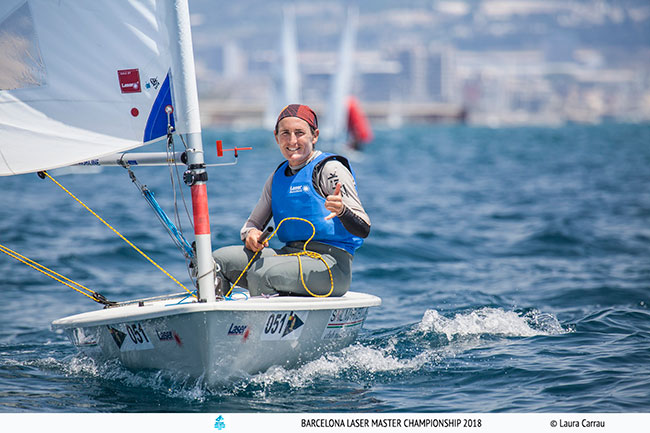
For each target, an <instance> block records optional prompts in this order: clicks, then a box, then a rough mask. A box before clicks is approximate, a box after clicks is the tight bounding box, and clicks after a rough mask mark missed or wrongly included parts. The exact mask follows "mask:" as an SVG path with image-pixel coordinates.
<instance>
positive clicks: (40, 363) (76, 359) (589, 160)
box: [0, 125, 650, 413]
mask: <svg viewBox="0 0 650 433" xmlns="http://www.w3.org/2000/svg"><path fill="white" fill-rule="evenodd" d="M375 136H376V138H375V140H374V142H373V143H372V144H371V145H369V146H368V147H367V148H366V149H365V150H364V151H363V152H362V153H361V154H358V155H354V157H353V158H352V164H353V167H354V169H355V171H356V175H357V181H358V190H359V194H360V196H361V199H362V201H363V204H364V206H365V208H366V210H367V212H368V214H369V215H370V217H371V219H372V231H371V234H370V237H369V238H368V239H367V240H366V242H365V244H364V246H363V247H362V248H361V249H360V250H359V251H358V253H357V255H356V257H355V261H354V276H353V284H352V285H353V288H354V290H356V291H361V292H366V293H371V294H374V295H377V296H380V297H381V298H382V299H383V304H382V305H381V307H379V308H373V309H371V310H370V311H369V314H368V319H367V321H366V323H365V326H364V329H363V330H362V333H361V334H360V337H359V339H358V341H357V342H356V343H354V344H352V345H350V346H349V347H347V348H345V349H344V350H341V351H339V352H336V353H329V354H326V355H323V356H322V357H320V358H318V359H316V360H313V361H311V362H307V363H304V364H302V365H300V366H298V367H296V368H294V369H290V370H287V369H284V368H281V367H274V368H271V369H269V370H268V371H265V372H262V373H260V374H256V375H253V376H250V377H246V378H242V379H238V380H237V381H234V382H233V383H230V384H227V385H224V386H216V387H210V386H207V385H205V384H204V383H203V382H202V381H200V380H196V379H192V378H188V377H184V376H179V375H173V374H169V373H161V372H152V371H145V372H143V371H130V370H127V369H125V368H124V367H122V366H121V365H120V364H118V363H114V362H108V363H95V362H93V361H92V360H90V359H88V358H85V357H84V356H81V355H80V354H78V353H77V352H76V350H75V348H74V347H73V346H72V345H71V344H70V343H69V342H68V341H67V339H66V338H65V336H64V335H63V334H61V333H57V332H53V331H51V330H50V322H51V321H52V320H55V319H57V318H60V317H63V316H66V315H70V314H75V313H79V312H83V311H87V310H90V309H96V308H98V306H97V304H94V303H93V302H92V301H90V300H89V299H88V298H85V297H83V296H81V295H79V294H78V293H76V292H74V291H72V290H71V289H69V288H68V287H66V286H63V285H61V284H59V283H58V282H56V281H53V280H50V279H48V278H47V277H45V276H43V275H41V274H39V273H38V272H36V271H34V270H33V269H31V268H28V267H27V266H25V265H23V264H21V263H18V262H17V261H15V260H14V259H12V258H10V257H8V256H6V255H4V254H3V255H1V256H0V412H614V413H617V412H648V410H650V309H649V304H650V126H648V125H599V126H577V125H572V126H566V127H561V128H532V127H526V128H504V129H489V128H478V127H466V126H430V127H425V126H415V127H403V128H400V129H394V130H376V131H375ZM216 139H221V140H223V141H224V147H226V148H232V147H234V146H252V147H253V148H254V149H253V151H247V152H241V153H240V155H239V158H238V164H237V165H235V166H224V167H211V168H209V170H208V173H209V183H208V192H209V200H210V201H209V206H210V216H211V227H212V230H213V235H212V240H213V245H214V247H215V248H216V247H219V246H223V245H228V244H233V243H238V242H239V235H238V232H239V228H240V227H241V225H242V223H243V222H244V220H245V219H246V217H247V216H248V213H249V212H250V210H251V209H252V207H253V206H254V204H255V203H256V201H257V199H258V197H259V194H260V191H261V188H262V185H263V184H264V182H265V180H266V178H267V177H268V176H269V174H270V173H271V172H272V171H273V170H274V169H275V167H276V166H277V164H278V163H279V162H280V161H281V156H280V152H279V151H278V150H277V148H276V145H275V143H274V142H273V139H272V135H271V133H269V132H266V131H258V130H250V131H218V130H207V131H205V134H204V141H205V146H206V153H207V154H208V160H209V161H210V162H214V163H216V162H220V161H219V160H218V159H217V158H216V156H215V155H214V153H216V152H215V149H214V142H215V140H216ZM178 145H179V144H178ZM224 158H229V159H228V160H229V161H231V160H232V156H230V157H224ZM135 172H136V175H137V176H138V178H139V179H140V181H141V182H142V183H144V184H147V185H148V186H149V188H150V189H151V190H152V191H154V193H155V194H156V197H157V199H158V200H159V201H160V203H161V205H162V206H163V207H164V208H165V209H166V210H167V212H168V213H169V214H172V215H173V203H174V197H173V195H172V192H171V186H170V185H171V180H172V179H173V180H174V181H175V182H178V177H177V174H176V173H175V171H173V170H172V171H171V172H170V171H169V170H168V168H166V167H157V168H136V169H135ZM52 173H53V175H55V176H56V177H57V179H58V180H59V181H60V182H62V183H63V184H64V185H65V186H66V187H67V188H68V189H70V190H71V191H72V192H73V193H74V194H76V195H77V196H78V197H79V198H80V199H82V200H83V201H84V202H86V203H87V204H88V205H89V206H90V207H91V208H93V209H94V210H95V211H96V212H98V213H99V214H100V215H101V216H102V217H103V218H104V219H106V220H107V221H108V222H109V223H111V224H112V225H113V226H115V228H117V229H118V230H119V231H121V232H122V233H123V234H124V235H125V236H126V237H127V238H129V239H130V240H131V241H132V242H133V243H135V244H136V245H138V246H139V247H140V248H141V249H143V250H144V251H146V252H147V253H148V254H149V255H151V256H152V258H154V260H156V261H157V262H159V263H160V264H161V265H162V266H163V267H164V268H165V269H167V270H168V271H169V272H171V273H172V274H173V275H175V276H176V277H177V278H180V279H181V280H182V281H183V282H184V283H186V284H189V279H188V277H187V273H186V269H185V262H184V259H183V258H182V256H181V254H180V253H179V251H178V250H177V249H176V248H175V247H174V245H173V244H172V242H171V241H170V240H169V238H168V237H167V235H166V233H165V232H164V231H163V229H162V228H161V227H159V225H158V222H157V220H156V217H155V216H154V214H153V213H152V212H151V210H150V209H149V208H148V207H147V205H146V204H145V202H144V200H142V198H141V197H140V193H139V192H138V190H137V189H136V188H135V187H134V186H133V185H132V183H131V181H130V180H129V178H128V175H127V173H126V171H125V170H124V169H122V168H104V169H102V170H100V171H97V170H95V172H93V173H91V174H78V173H77V174H70V173H69V172H66V171H56V170H55V171H53V172H52ZM180 175H181V176H182V173H180ZM0 191H1V192H0V194H1V195H0V244H2V245H5V246H7V247H9V248H12V249H13V250H16V251H17V252H20V253H21V254H24V255H26V256H28V257H30V258H32V259H34V260H36V261H38V262H40V263H42V264H44V265H45V266H48V267H50V268H52V269H54V270H56V271H57V272H59V273H61V274H63V275H65V276H67V277H69V278H71V279H73V280H75V281H78V282H81V283H82V284H84V285H86V286H87V287H89V288H92V289H93V290H96V291H98V292H100V293H102V294H104V295H105V296H106V297H107V298H109V299H113V300H125V299H132V298H135V297H145V296H154V295H158V294H163V293H169V292H173V291H178V290H179V288H178V287H177V286H175V285H174V283H173V282H171V281H170V280H169V279H168V278H167V277H166V276H165V275H163V274H162V273H160V272H159V271H158V270H156V269H155V268H153V267H152V266H151V265H150V264H149V263H148V262H146V261H145V260H144V259H142V258H141V257H140V256H138V255H137V254H136V253H135V252H134V251H133V250H132V249H131V248H130V247H129V246H128V245H126V244H125V243H124V242H123V241H122V240H120V239H119V238H117V237H116V236H115V235H114V234H113V233H112V232H110V231H109V230H108V229H106V228H105V227H104V226H103V225H101V224H100V223H99V222H98V221H97V220H96V219H95V218H94V217H92V216H91V215H90V214H89V213H88V212H87V211H85V210H84V209H83V208H81V206H79V205H78V204H77V203H76V202H74V201H72V199H70V198H69V197H68V196H67V195H66V194H65V193H64V192H63V191H61V190H60V189H59V188H58V187H56V186H55V185H54V184H53V183H52V182H51V181H49V180H40V179H39V178H37V176H36V175H22V176H14V177H9V178H1V179H0ZM183 198H185V199H186V200H187V199H188V198H189V194H188V192H187V189H185V190H184V196H183V197H182V196H180V193H177V197H176V199H177V203H178V210H179V212H180V213H181V214H184V213H185V212H186V210H185V207H184V206H183V200H182V199H183ZM188 206H189V203H188ZM190 210H191V208H190ZM183 229H184V230H185V231H186V232H190V233H191V228H190V227H189V224H188V223H187V222H185V223H184V226H183ZM189 237H190V239H191V235H190V236H189Z"/></svg>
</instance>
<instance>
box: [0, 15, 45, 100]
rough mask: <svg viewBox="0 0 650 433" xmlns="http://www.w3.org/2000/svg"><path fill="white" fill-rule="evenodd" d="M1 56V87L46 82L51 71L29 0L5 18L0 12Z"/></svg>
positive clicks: (27, 85) (34, 84)
mask: <svg viewBox="0 0 650 433" xmlns="http://www.w3.org/2000/svg"><path fill="white" fill-rule="evenodd" d="M1 13H2V11H0V14H1ZM0 59H2V62H0V90H16V89H25V88H32V87H39V86H43V85H44V84H46V78H47V71H46V69H45V64H44V63H43V58H42V56H41V50H40V46H39V43H38V38H37V37H36V32H35V30H34V20H33V18H32V13H31V9H30V7H29V4H28V3H27V2H22V4H19V5H18V6H17V7H15V8H14V9H12V10H10V11H9V14H8V15H6V16H4V17H2V16H1V15H0Z"/></svg>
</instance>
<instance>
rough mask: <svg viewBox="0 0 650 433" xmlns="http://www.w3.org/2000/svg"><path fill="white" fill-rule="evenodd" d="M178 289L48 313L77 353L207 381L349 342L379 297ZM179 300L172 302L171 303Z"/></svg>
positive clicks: (255, 370)
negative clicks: (231, 297) (208, 296)
mask: <svg viewBox="0 0 650 433" xmlns="http://www.w3.org/2000/svg"><path fill="white" fill-rule="evenodd" d="M183 298H184V296H181V295H179V296H175V297H170V298H168V299H154V300H145V301H144V302H141V303H133V304H129V305H125V306H120V307H113V308H107V309H103V310H99V311H92V312H88V313H82V314H77V315H74V316H69V317H65V318H62V319H59V320H56V321H54V322H53V323H52V328H53V329H54V330H58V329H61V330H63V331H65V333H66V334H67V336H68V338H70V340H71V341H72V343H73V344H74V345H75V346H76V347H77V348H78V349H79V350H80V351H81V352H83V353H85V354H87V355H88V356H90V357H92V358H94V359H98V360H110V359H118V360H119V361H121V363H122V364H123V365H124V366H125V367H127V368H131V369H156V370H166V371H170V372H173V373H182V374H186V375H189V376H191V377H196V378H198V377H202V379H203V380H204V381H205V382H207V383H208V384H215V383H220V382H226V381H228V380H229V379H232V378H236V377H242V376H245V375H248V374H255V373H258V372H262V371H265V370H266V369H268V368H269V367H271V366H273V365H279V366H283V367H291V366H293V365H296V364H299V363H301V362H304V361H308V360H311V359H314V358H317V357H318V356H320V355H321V354H322V353H324V352H327V351H333V350H338V349H340V348H342V347H345V346H347V345H349V344H350V343H352V342H353V341H354V340H355V338H356V336H357V334H358V333H359V331H360V329H361V327H362V326H363V322H364V321H365V318H366V315H367V312H368V307H373V306H378V305H380V304H381V300H380V299H379V298H378V297H376V296H372V295H367V294H363V293H355V292H348V293H347V294H346V295H345V296H342V297H339V298H324V299H323V298H319V299H316V298H307V297H291V296H287V297H274V298H262V297H259V298H251V299H241V300H236V301H218V302H209V303H198V302H194V301H195V300H194V298H190V299H191V300H190V299H185V300H183ZM179 302H180V303H179Z"/></svg>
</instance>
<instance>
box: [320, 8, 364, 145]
mask: <svg viewBox="0 0 650 433" xmlns="http://www.w3.org/2000/svg"><path fill="white" fill-rule="evenodd" d="M358 19H359V12H358V10H357V9H355V8H352V7H351V8H349V9H348V16H347V20H346V24H345V28H344V30H343V36H342V37H341V45H340V46H339V53H338V63H337V70H336V73H335V74H334V78H333V80H332V85H331V86H330V101H329V105H328V111H327V117H326V119H325V120H326V126H325V130H326V134H325V135H326V136H327V137H328V138H329V140H331V141H332V142H333V143H334V146H335V147H336V148H337V149H335V150H338V151H341V148H342V147H343V145H344V144H345V141H346V138H347V114H348V112H347V99H348V97H349V96H350V94H351V93H352V84H353V80H354V52H355V45H356V38H357V27H358Z"/></svg>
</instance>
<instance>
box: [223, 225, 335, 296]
mask: <svg viewBox="0 0 650 433" xmlns="http://www.w3.org/2000/svg"><path fill="white" fill-rule="evenodd" d="M287 220H296V221H304V222H306V223H308V224H309V225H310V226H311V229H312V234H311V236H310V237H309V239H307V240H306V241H305V243H304V245H303V246H302V251H300V252H298V253H290V254H278V255H279V256H297V257H298V271H299V272H300V281H301V282H302V286H303V287H304V288H305V290H306V291H307V293H309V294H310V295H311V296H313V297H315V298H327V297H328V296H329V295H331V294H332V292H333V291H334V277H332V270H331V269H330V267H329V266H328V265H327V262H325V260H324V259H323V257H322V256H321V255H320V254H318V253H317V252H314V251H307V244H308V243H309V242H311V240H312V239H313V238H314V236H316V227H314V224H312V222H311V221H309V220H306V219H304V218H298V217H287V218H285V219H283V220H282V221H280V224H278V226H277V227H276V228H275V231H274V232H273V233H272V234H271V236H269V237H268V238H267V241H270V240H271V239H272V238H273V236H275V234H276V233H277V232H278V230H279V229H280V226H281V225H282V223H284V222H285V221H287ZM260 251H262V250H259V251H256V252H255V254H253V257H251V259H250V260H249V262H248V264H247V265H246V267H245V268H244V270H243V271H242V272H241V274H239V277H237V279H236V280H235V282H234V283H232V285H231V286H230V290H229V291H228V293H226V296H230V293H231V292H232V289H233V287H235V286H236V285H237V283H238V282H239V280H240V279H241V277H243V276H244V274H245V273H246V271H248V268H249V267H250V266H251V264H252V263H253V260H255V257H257V255H258V254H259V252H260ZM301 256H307V257H311V258H312V259H319V260H320V261H321V262H323V263H324V264H325V267H326V268H327V272H328V273H329V275H330V291H329V292H327V294H325V295H317V294H315V293H312V292H311V291H310V290H309V288H308V287H307V284H306V283H305V277H304V275H303V272H302V260H301V259H300V257H301Z"/></svg>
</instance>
